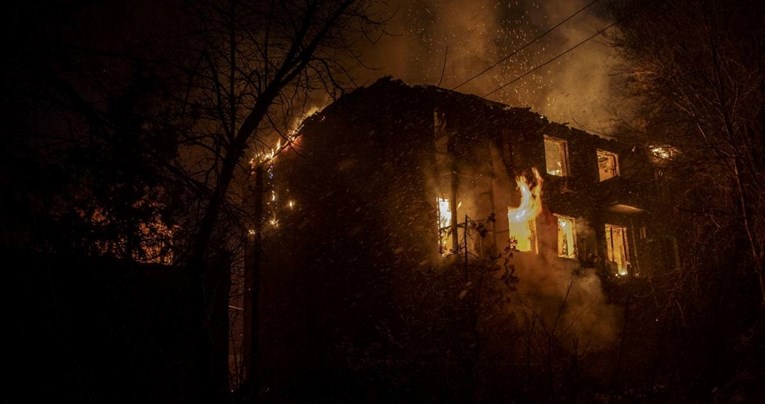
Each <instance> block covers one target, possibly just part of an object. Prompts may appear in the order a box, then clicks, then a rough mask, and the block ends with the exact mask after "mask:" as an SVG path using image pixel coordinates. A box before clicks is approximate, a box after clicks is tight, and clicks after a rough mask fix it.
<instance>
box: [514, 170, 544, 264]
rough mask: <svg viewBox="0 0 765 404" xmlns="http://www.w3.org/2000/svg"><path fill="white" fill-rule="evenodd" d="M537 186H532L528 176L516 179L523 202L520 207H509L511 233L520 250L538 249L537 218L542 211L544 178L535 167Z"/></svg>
mask: <svg viewBox="0 0 765 404" xmlns="http://www.w3.org/2000/svg"><path fill="white" fill-rule="evenodd" d="M532 171H533V172H534V178H535V179H536V186H534V187H533V188H531V186H530V185H529V183H528V181H527V180H526V177H523V176H520V177H518V178H517V179H516V184H517V185H518V189H519V190H520V191H521V202H520V204H519V205H518V207H515V208H513V207H508V208H507V219H508V224H509V235H510V237H512V238H514V239H515V240H516V246H515V248H516V249H517V250H518V251H532V250H534V251H536V225H535V219H536V217H537V215H538V214H539V212H541V211H542V178H541V177H540V176H539V172H538V171H537V169H536V168H533V169H532Z"/></svg>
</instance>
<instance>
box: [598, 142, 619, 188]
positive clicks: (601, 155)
mask: <svg viewBox="0 0 765 404" xmlns="http://www.w3.org/2000/svg"><path fill="white" fill-rule="evenodd" d="M618 175H619V156H618V155H617V154H616V153H611V152H610V151H605V150H600V149H598V178H599V179H600V180H601V181H605V180H607V179H609V178H613V177H616V176H618Z"/></svg>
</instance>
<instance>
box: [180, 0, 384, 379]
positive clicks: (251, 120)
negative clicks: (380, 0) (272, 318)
mask: <svg viewBox="0 0 765 404" xmlns="http://www.w3.org/2000/svg"><path fill="white" fill-rule="evenodd" d="M185 24H186V25H187V26H189V27H193V29H192V33H191V37H190V41H189V46H188V48H189V49H190V50H189V51H188V53H187V56H188V59H187V62H188V63H186V64H185V65H184V72H185V73H186V76H185V77H186V78H187V79H188V83H189V86H188V91H187V92H186V93H185V94H182V97H181V104H180V105H181V108H182V110H181V112H180V115H181V116H184V117H190V118H191V119H192V120H193V123H192V129H191V130H190V131H188V132H187V133H185V134H184V136H183V137H182V139H181V143H180V145H181V156H180V158H179V159H178V160H177V161H178V163H179V164H178V165H177V167H176V172H177V173H178V174H179V176H180V177H182V178H184V181H185V183H186V184H188V185H191V186H190V187H188V188H187V189H188V191H189V192H188V193H187V197H186V201H187V202H188V205H187V213H186V215H185V217H186V218H187V219H188V221H187V222H186V223H184V225H183V226H182V228H183V229H184V230H185V231H184V232H183V234H182V235H181V237H182V239H183V240H184V241H183V243H184V247H183V251H184V253H183V257H182V261H183V262H184V263H185V264H186V265H187V266H188V267H189V269H190V271H191V273H192V276H193V279H194V280H193V282H194V284H195V285H196V286H195V296H194V301H195V302H196V307H195V308H194V311H195V313H196V316H197V320H198V324H199V327H200V329H199V333H200V339H202V340H205V341H206V340H208V339H209V332H208V313H209V307H208V303H207V302H208V299H209V297H210V296H211V295H212V294H213V293H214V291H212V290H206V287H205V280H204V278H205V275H204V273H205V271H206V269H205V268H206V266H207V263H208V261H209V260H210V257H211V256H212V255H213V254H214V252H215V250H218V249H224V250H228V251H233V250H235V249H236V248H237V247H236V246H241V243H242V240H243V237H242V234H243V233H245V230H246V229H247V227H249V226H251V225H252V224H255V225H256V226H257V225H258V224H259V223H260V222H261V219H262V218H250V219H249V220H247V218H246V217H245V216H244V215H243V213H244V212H245V211H246V209H243V208H244V206H243V205H242V203H243V202H242V198H243V189H244V183H245V182H246V181H247V179H248V178H249V175H250V172H251V168H250V166H249V164H248V162H249V161H250V160H251V159H252V158H255V157H256V156H255V153H254V152H256V151H259V150H260V151H263V149H264V148H266V147H268V146H266V141H267V140H268V141H270V140H275V139H274V136H273V134H274V133H276V134H279V135H280V136H283V137H286V136H287V130H288V129H291V127H290V126H291V125H292V123H293V120H294V119H298V118H300V117H301V115H302V114H303V113H304V111H305V109H306V108H307V107H308V106H309V104H310V102H311V97H314V96H316V93H317V92H326V93H327V94H329V95H331V96H334V95H335V94H337V93H338V92H342V91H344V88H345V87H346V86H349V85H352V83H353V80H352V79H353V69H354V68H357V67H360V66H361V64H360V62H359V54H358V53H357V44H358V41H360V40H363V39H365V37H366V38H367V39H368V38H371V37H370V36H371V35H374V30H375V29H376V28H377V25H378V22H377V21H375V20H374V19H373V18H372V14H371V8H370V2H368V1H356V0H332V1H318V0H309V1H265V2H254V3H253V2H240V1H236V0H231V1H203V2H198V3H195V4H194V5H193V7H192V8H191V10H190V12H189V14H188V16H187V21H186V22H185ZM248 150H251V152H250V153H251V154H250V155H248V154H247V151H248ZM255 197H256V198H257V197H262V195H261V196H259V195H256V196H255ZM258 227H259V226H258ZM245 321H254V319H246V320H245ZM203 345H205V346H203V347H202V348H201V349H200V361H202V362H205V361H207V360H208V359H207V358H209V354H210V352H209V346H207V344H203ZM205 367H207V366H205ZM253 367H254V364H252V363H250V364H246V368H247V373H248V374H249V375H250V381H249V385H250V386H252V385H253V384H254V380H253V379H252V377H254V370H253Z"/></svg>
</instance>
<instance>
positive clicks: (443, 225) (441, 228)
mask: <svg viewBox="0 0 765 404" xmlns="http://www.w3.org/2000/svg"><path fill="white" fill-rule="evenodd" d="M437 202H438V245H439V248H440V250H441V255H446V254H447V252H448V246H449V242H450V240H451V235H452V232H451V226H452V208H451V206H450V205H449V200H448V199H446V198H438V199H437Z"/></svg>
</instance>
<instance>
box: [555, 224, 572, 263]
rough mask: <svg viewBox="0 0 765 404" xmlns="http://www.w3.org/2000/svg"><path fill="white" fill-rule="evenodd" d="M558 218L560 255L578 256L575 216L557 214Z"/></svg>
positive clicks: (566, 256) (567, 256)
mask: <svg viewBox="0 0 765 404" xmlns="http://www.w3.org/2000/svg"><path fill="white" fill-rule="evenodd" d="M555 217H556V218H557V219H558V256H559V257H565V258H576V247H575V246H576V231H575V230H574V218H573V217H568V216H561V215H555Z"/></svg>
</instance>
